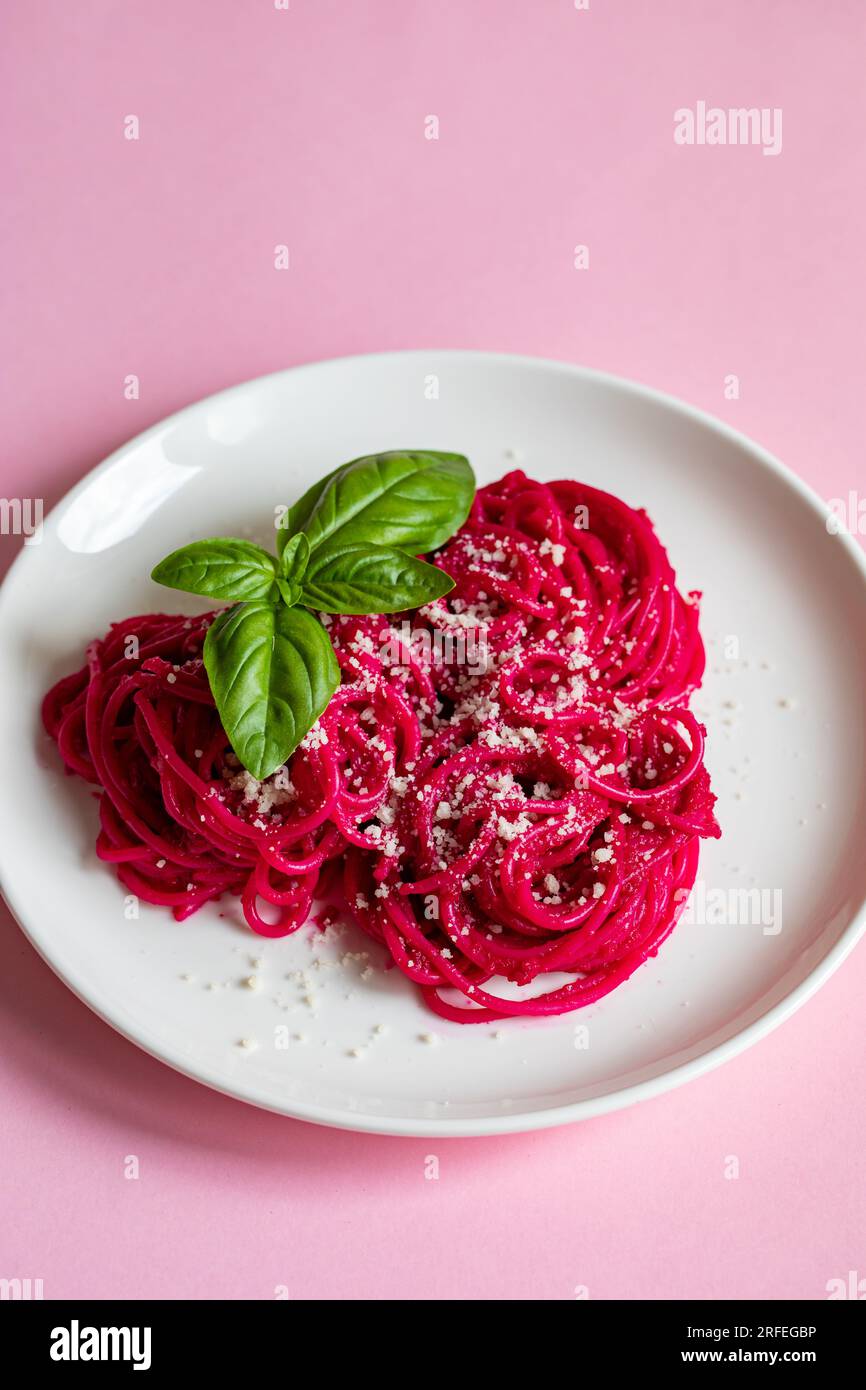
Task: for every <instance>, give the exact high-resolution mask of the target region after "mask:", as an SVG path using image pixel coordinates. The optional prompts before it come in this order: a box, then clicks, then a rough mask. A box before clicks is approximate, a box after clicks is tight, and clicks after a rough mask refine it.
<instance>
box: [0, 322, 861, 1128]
mask: <svg viewBox="0 0 866 1390" xmlns="http://www.w3.org/2000/svg"><path fill="white" fill-rule="evenodd" d="M432 356H438V357H447V358H449V359H452V360H454V361H471V362H473V363H475V364H478V365H482V364H485V363H486V364H490V365H497V364H502V363H506V364H508V365H511V366H516V367H522V368H526V369H531V370H535V371H544V372H547V373H550V372H555V373H559V374H561V375H564V376H569V377H572V378H576V379H580V380H583V381H588V382H595V383H597V384H599V385H602V386H604V387H607V388H608V389H612V390H614V391H619V392H620V393H622V394H623V395H628V396H631V397H638V398H640V399H643V400H644V401H648V402H650V403H652V404H654V405H657V406H660V407H662V408H664V409H666V410H667V411H669V412H673V414H675V415H678V416H680V417H683V418H685V419H688V420H690V421H691V422H693V423H696V424H699V425H701V426H702V427H703V428H705V429H709V430H710V431H711V432H712V433H714V434H716V435H718V436H720V437H721V438H723V439H725V440H726V441H727V442H728V443H730V444H733V445H735V446H736V447H737V448H739V449H740V450H741V451H743V452H744V453H745V454H747V455H748V456H750V458H751V459H752V460H753V462H754V463H755V464H757V465H759V466H760V467H762V468H764V469H766V470H767V471H769V472H770V473H772V474H774V475H775V476H776V478H777V479H778V480H779V481H780V482H781V483H782V484H783V485H784V486H785V487H786V488H788V489H789V490H790V491H792V492H794V493H795V494H797V495H798V496H799V497H800V499H801V500H802V501H803V502H805V503H806V505H807V506H808V508H809V509H810V510H811V511H812V512H814V513H815V514H816V515H817V516H818V517H820V518H821V519H822V520H823V521H824V522H825V523H826V520H827V518H828V517H829V516H830V515H831V512H830V508H829V506H828V504H827V503H826V501H824V499H823V498H821V497H820V496H819V494H818V493H817V492H816V491H815V489H814V488H812V487H811V486H810V485H809V484H808V483H806V482H804V481H803V479H802V478H800V477H799V476H798V474H796V473H795V472H794V471H793V470H792V469H791V468H789V467H788V466H787V464H784V463H783V462H782V461H781V460H780V459H778V458H776V457H775V455H773V454H771V453H770V452H769V451H768V450H767V449H765V448H764V447H763V446H762V445H760V444H758V443H756V442H755V441H754V440H752V439H750V438H749V437H748V436H747V435H745V434H743V433H742V432H741V431H739V430H736V429H734V428H733V427H732V426H730V425H728V424H727V423H726V422H725V421H723V420H720V419H719V418H718V417H716V416H714V415H711V414H709V413H708V412H707V411H704V410H702V409H700V408H699V407H698V406H693V405H690V404H689V403H688V402H687V401H683V400H681V399H680V398H679V397H676V396H673V395H670V394H669V393H667V392H665V391H659V390H657V389H656V388H655V387H652V386H648V385H646V384H644V383H642V382H638V381H634V380H632V379H630V378H628V377H623V376H619V375H617V374H615V373H612V372H606V371H601V370H599V369H597V368H594V367H585V366H582V365H580V364H578V363H574V362H569V361H565V360H563V359H559V358H548V357H540V356H533V355H526V354H520V353H510V352H498V351H488V350H484V349H472V348H442V347H438V348H437V347H428V348H410V349H393V350H387V351H382V352H369V353H350V354H345V355H343V356H339V357H328V358H321V359H317V360H315V361H312V362H301V363H298V364H296V365H293V366H290V367H283V368H278V369H277V370H275V371H273V372H267V373H265V374H263V375H260V376H254V377H249V378H246V379H245V380H243V381H240V382H236V383H235V384H234V385H232V386H228V387H225V388H223V389H222V390H220V391H216V392H212V393H211V394H209V395H207V396H202V397H200V398H199V399H197V400H195V401H192V402H190V403H189V404H187V405H185V406H182V407H181V408H180V409H178V410H176V411H173V412H172V413H171V414H169V415H166V416H164V417H162V418H161V419H160V420H157V421H155V422H154V424H152V425H149V426H148V427H147V428H146V429H144V430H142V431H140V432H139V433H138V434H136V435H134V436H132V437H131V438H130V439H128V440H126V441H125V442H124V443H123V444H121V445H120V446H119V447H118V448H117V449H114V450H113V451H112V452H111V453H110V454H109V455H107V457H106V458H104V459H103V460H101V462H99V463H97V464H95V465H94V466H93V467H92V468H91V469H89V470H88V471H87V472H86V473H85V474H84V475H83V477H81V478H80V479H79V480H78V481H77V482H76V483H74V484H73V485H72V487H70V488H69V489H68V490H67V491H66V492H65V493H64V494H63V496H62V497H61V498H60V499H59V500H58V501H57V502H56V503H55V505H54V506H53V507H52V508H51V510H50V511H49V513H48V515H47V516H46V517H45V519H44V520H45V522H47V521H49V520H51V519H52V518H53V517H54V516H55V514H56V513H59V512H61V510H65V509H66V508H67V507H68V506H69V505H70V504H71V503H72V501H73V500H74V498H75V497H76V496H77V495H78V494H79V493H80V492H81V491H83V489H84V488H85V487H88V486H90V485H91V484H92V483H93V481H94V480H95V479H96V478H97V477H99V476H100V475H101V474H102V473H104V472H106V471H107V470H108V469H109V468H110V467H111V466H112V465H113V464H115V463H116V462H118V461H119V459H121V458H122V457H123V456H124V455H126V454H128V453H129V452H130V451H131V450H133V449H136V448H138V447H140V446H141V445H143V444H145V443H146V442H147V440H148V439H149V438H151V436H154V435H156V434H157V433H158V432H160V431H163V430H165V429H166V428H167V427H169V426H171V425H172V424H173V423H175V422H176V421H178V420H180V419H181V418H182V417H189V416H190V415H192V414H194V413H196V412H198V411H200V410H202V409H204V408H206V407H208V406H210V405H212V404H214V403H216V402H218V401H224V400H225V399H226V398H227V397H230V396H232V395H233V394H234V393H237V392H241V391H244V390H245V389H248V388H249V387H251V386H260V385H263V384H264V383H266V382H268V381H273V380H275V379H276V378H278V377H286V376H289V375H290V374H294V375H296V374H298V373H309V372H316V371H322V370H327V369H328V368H331V367H334V366H338V365H341V366H350V365H351V364H353V363H360V362H364V363H370V362H376V363H379V364H381V365H383V366H385V365H386V364H387V363H389V362H393V361H405V360H406V359H407V358H412V357H415V358H427V359H429V358H430V357H432ZM835 539H836V540H837V541H838V542H839V543H840V544H841V546H842V548H843V550H844V551H845V552H846V554H847V556H848V559H849V561H851V562H852V563H853V566H854V569H855V571H857V572H858V573H859V576H860V579H861V581H862V584H863V600H864V603H866V554H864V552H863V551H862V549H861V548H860V547H859V546H858V545H857V544H856V542H855V541H854V540H853V539H852V537H851V536H849V535H848V533H847V532H845V531H841V532H837V533H836V537H835ZM31 549H32V547H28V546H26V545H25V546H22V547H21V549H20V550H19V552H18V554H17V555H16V557H15V559H14V560H13V562H12V564H11V565H10V566H9V569H8V570H7V572H6V574H5V576H4V577H3V580H2V582H0V621H2V618H3V613H4V609H5V605H6V602H7V598H8V594H9V592H10V587H11V586H10V580H11V579H12V576H13V575H14V576H15V577H16V582H18V581H19V580H20V576H21V573H22V571H23V569H24V568H25V567H26V566H27V564H28V563H31V562H30V561H28V559H27V556H28V552H29V551H30V550H31ZM0 893H2V895H3V898H4V900H5V902H6V904H7V906H8V908H9V911H10V913H11V915H12V917H13V919H14V920H15V922H16V923H17V924H18V926H19V928H20V929H21V931H22V932H23V933H24V935H25V937H26V938H27V940H28V941H29V942H30V944H31V945H32V946H33V948H34V949H35V951H36V952H37V954H38V955H39V956H40V958H41V959H42V960H44V961H45V963H46V965H48V967H49V968H50V969H51V971H52V972H53V973H54V974H55V975H56V976H57V977H58V978H59V979H60V980H62V982H63V983H64V984H65V985H66V987H67V988H68V989H69V990H71V992H72V993H73V994H74V995H75V996H76V998H78V999H80V1000H81V1002H82V1003H83V1004H85V1005H86V1007H87V1008H89V1009H90V1010H91V1012H92V1013H94V1014H96V1016H97V1017H98V1018H100V1019H101V1020H102V1021H103V1022H104V1023H107V1024H108V1025H109V1027H111V1028H113V1029H114V1031H115V1032H117V1033H119V1034H120V1035H121V1036H122V1037H124V1038H125V1039H126V1040H127V1041H128V1042H131V1043H133V1044H134V1045H135V1046H136V1047H138V1048H140V1049H141V1050H142V1051H144V1052H146V1053H147V1054H148V1055H150V1056H152V1057H155V1058H156V1059H157V1061H160V1062H162V1063H164V1064H165V1065H166V1066H169V1067H171V1068H172V1070H174V1071H177V1072H179V1073H181V1074H182V1075H184V1076H186V1077H189V1078H190V1079H191V1080H193V1081H197V1082H198V1083H199V1084H201V1085H205V1086H207V1087H208V1088H209V1089H211V1090H214V1091H217V1092H218V1093H220V1094H222V1095H226V1096H229V1097H231V1099H233V1100H237V1101H241V1102H243V1103H244V1104H248V1105H254V1106H256V1107H257V1108H258V1109H263V1110H268V1111H270V1112H271V1113H272V1114H277V1115H283V1116H285V1117H287V1118H291V1119H296V1120H303V1121H306V1122H308V1123H313V1124H318V1125H322V1126H325V1127H328V1128H335V1129H342V1130H346V1131H350V1132H357V1133H372V1134H382V1135H390V1136H395V1137H396V1136H399V1137H424V1138H432V1137H437V1138H469V1137H478V1138H483V1137H490V1136H493V1135H497V1134H514V1133H521V1132H528V1131H533V1130H540V1129H552V1128H555V1127H558V1126H560V1125H565V1124H570V1123H574V1122H576V1121H578V1120H586V1119H592V1118H594V1117H596V1116H600V1115H604V1114H609V1113H611V1112H613V1111H616V1110H621V1109H625V1108H626V1107H628V1106H630V1105H634V1104H637V1103H640V1102H642V1101H646V1100H650V1099H652V1098H653V1097H654V1096H658V1095H663V1094H664V1093H665V1092H667V1091H671V1090H674V1089H675V1088H677V1087H679V1086H681V1085H684V1084H685V1083H686V1082H688V1081H692V1080H696V1079H697V1078H698V1077H699V1076H703V1075H706V1074H707V1073H708V1072H711V1071H714V1070H715V1069H716V1068H717V1067H719V1066H722V1065H723V1064H724V1063H725V1062H727V1061H730V1060H732V1059H733V1058H734V1057H736V1056H739V1055H740V1054H741V1053H743V1052H745V1051H746V1050H747V1049H748V1048H750V1047H752V1046H753V1045H754V1044H755V1043H756V1042H758V1041H760V1039H761V1038H764V1037H767V1036H769V1034H770V1033H771V1032H773V1031H774V1030H775V1029H776V1028H778V1027H779V1025H780V1024H782V1023H784V1022H785V1021H786V1020H787V1019H788V1018H790V1017H791V1016H792V1015H793V1014H794V1013H796V1011H797V1010H798V1009H800V1008H801V1007H802V1006H803V1005H804V1004H805V1003H807V1002H808V1000H809V999H811V998H812V997H813V995H814V994H816V993H817V991H818V990H819V989H820V988H821V986H822V985H824V984H825V983H826V981H827V980H828V979H829V978H830V976H831V975H833V974H834V973H835V971H836V970H837V969H838V968H839V966H840V965H841V964H842V962H843V961H844V960H845V959H846V958H847V956H848V955H849V954H850V953H851V951H852V950H853V949H854V947H855V945H856V944H857V942H858V941H859V940H860V938H861V936H862V935H863V934H864V931H866V896H864V898H863V899H862V900H861V902H860V903H859V905H858V906H857V907H856V909H855V910H854V912H853V915H852V917H851V920H850V922H849V923H848V924H847V926H846V927H845V928H844V930H843V931H842V933H841V934H840V936H839V938H838V940H837V941H836V942H834V944H833V945H832V946H831V947H830V949H829V950H828V951H827V952H826V954H825V955H824V956H822V958H821V959H820V960H819V961H817V962H816V964H815V965H814V966H813V967H812V969H811V970H810V971H809V972H808V974H807V975H806V976H805V978H804V979H802V980H801V981H800V982H799V984H797V985H795V986H794V988H793V989H792V990H790V991H789V992H788V993H787V994H786V995H784V997H783V998H782V999H780V1000H778V1001H777V1003H775V1004H772V1005H770V1006H769V1008H767V1009H766V1010H765V1011H764V1012H763V1013H762V1014H760V1015H759V1016H758V1017H757V1018H756V1019H753V1020H752V1022H751V1023H749V1024H747V1025H746V1027H745V1028H742V1029H740V1030H739V1031H737V1032H736V1033H734V1034H733V1035H732V1036H731V1037H729V1038H726V1039H724V1040H723V1041H722V1042H720V1043H716V1044H714V1045H713V1046H711V1047H708V1048H707V1049H706V1051H704V1052H701V1053H699V1054H698V1055H697V1056H696V1057H692V1058H690V1059H689V1060H688V1061H686V1062H681V1063H679V1064H677V1065H676V1066H674V1067H670V1068H667V1069H666V1070H664V1071H661V1072H659V1073H658V1074H657V1075H655V1076H651V1077H648V1078H646V1079H645V1080H643V1081H639V1082H635V1083H633V1084H632V1085H630V1086H625V1087H620V1088H617V1089H615V1090H612V1091H608V1092H606V1093H605V1094H603V1095H600V1096H593V1097H589V1098H587V1099H584V1100H578V1101H570V1102H568V1103H567V1104H564V1105H557V1106H551V1107H547V1108H543V1109H539V1110H520V1109H517V1108H515V1110H514V1111H513V1112H510V1113H508V1112H506V1113H502V1114H497V1115H488V1116H476V1117H464V1118H460V1117H444V1116H443V1117H435V1118H434V1117H426V1118H425V1117H420V1116H419V1117H414V1118H411V1119H405V1120H400V1119H399V1118H396V1117H393V1116H379V1115H375V1114H366V1115H365V1114H360V1113H358V1112H349V1113H347V1112H346V1111H345V1109H339V1108H337V1107H336V1106H333V1105H320V1104H315V1103H310V1102H299V1101H295V1100H292V1099H291V1098H287V1100H286V1103H285V1104H283V1105H275V1104H274V1103H273V1102H272V1101H271V1100H270V1099H267V1098H265V1097H264V1096H262V1095H261V1094H256V1086H255V1085H254V1084H253V1085H251V1086H248V1087H247V1092H246V1094H241V1093H240V1092H239V1091H238V1090H236V1089H232V1087H231V1086H229V1085H226V1084H225V1079H224V1078H221V1077H220V1076H218V1075H217V1074H216V1073H215V1072H214V1071H213V1069H212V1068H210V1067H209V1066H207V1065H205V1064H199V1065H198V1067H197V1069H196V1070H193V1069H192V1067H190V1066H188V1065H185V1064H184V1061H183V1059H182V1058H181V1057H179V1056H178V1055H176V1054H173V1053H172V1050H171V1049H170V1048H163V1047H161V1046H160V1044H159V1040H158V1038H155V1037H151V1036H150V1035H149V1034H146V1033H145V1034H144V1035H142V1034H141V1033H139V1034H136V1033H135V1032H133V1031H131V1030H130V1029H129V1028H128V1027H127V1026H125V1025H124V1023H123V1021H122V1019H121V1018H119V1017H118V1016H116V1015H115V1014H113V1012H112V1009H111V1007H110V1001H101V1005H98V1004H96V1003H94V1002H93V1000H92V999H91V998H89V997H88V996H87V994H86V993H85V988H86V982H81V981H79V980H77V979H76V978H75V972H74V971H72V970H70V969H69V968H68V966H66V963H65V962H59V961H55V960H53V959H52V958H51V957H50V956H49V955H48V954H47V949H48V947H47V945H46V947H45V949H43V943H42V942H41V940H40V939H39V932H38V928H32V927H29V926H28V925H27V924H26V922H25V920H24V919H25V917H26V911H25V909H24V907H23V905H19V902H18V901H16V899H15V897H14V895H13V894H12V893H11V892H10V888H9V886H8V875H7V872H6V869H5V865H4V857H3V850H2V841H0ZM64 967H65V968H64Z"/></svg>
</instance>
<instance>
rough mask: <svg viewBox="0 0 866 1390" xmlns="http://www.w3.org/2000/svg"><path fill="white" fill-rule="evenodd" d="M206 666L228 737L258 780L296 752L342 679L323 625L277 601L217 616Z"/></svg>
mask: <svg viewBox="0 0 866 1390" xmlns="http://www.w3.org/2000/svg"><path fill="white" fill-rule="evenodd" d="M204 664H205V669H206V671H207V674H208V679H209V681H210V687H211V690H212V692H213V697H214V700H215V701H216V707H217V711H218V713H219V716H220V719H221V720H222V724H223V728H224V729H225V731H226V734H227V735H228V738H229V742H230V743H231V745H232V748H233V749H234V750H235V753H236V754H237V756H238V757H239V758H240V760H241V762H242V763H243V765H244V767H245V768H247V770H248V771H249V772H251V773H252V774H253V776H254V777H256V778H258V779H259V781H261V780H262V779H263V778H264V777H269V776H270V774H271V773H272V772H275V771H276V769H277V768H278V767H280V766H281V764H282V763H284V762H285V761H286V759H287V758H288V757H289V755H290V754H291V753H292V752H294V750H295V748H297V746H298V744H299V743H300V741H301V739H302V738H303V737H304V735H305V734H306V733H308V732H309V730H310V729H311V728H312V726H313V725H314V724H315V722H316V720H317V719H318V717H319V715H320V714H321V713H322V712H323V711H324V710H325V709H326V707H327V705H328V701H329V700H330V698H331V696H332V695H333V693H334V691H335V690H336V688H337V686H338V685H339V684H340V668H339V666H338V664H337V658H336V656H335V655H334V649H333V647H332V646H331V640H330V638H329V637H328V634H327V633H326V632H325V629H324V628H323V627H322V625H321V623H320V622H318V621H317V619H316V618H314V617H313V615H312V613H308V612H307V611H306V610H305V609H303V608H286V607H285V605H284V604H281V603H278V604H276V605H272V604H270V603H263V602H255V603H242V604H238V605H236V606H235V607H234V608H229V609H228V610H227V611H226V612H225V613H221V614H220V615H219V617H218V618H217V619H216V620H215V622H213V623H212V624H211V626H210V627H209V629H208V633H207V637H206V638H205V644H204Z"/></svg>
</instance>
